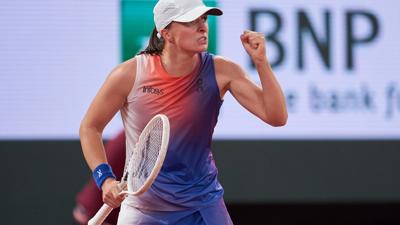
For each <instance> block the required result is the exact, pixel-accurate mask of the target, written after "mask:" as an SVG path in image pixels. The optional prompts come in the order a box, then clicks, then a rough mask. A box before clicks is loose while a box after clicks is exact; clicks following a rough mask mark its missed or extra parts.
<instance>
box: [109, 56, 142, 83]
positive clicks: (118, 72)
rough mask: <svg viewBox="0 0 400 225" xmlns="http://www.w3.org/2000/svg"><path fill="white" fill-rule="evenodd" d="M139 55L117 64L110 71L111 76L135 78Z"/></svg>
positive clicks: (123, 78)
mask: <svg viewBox="0 0 400 225" xmlns="http://www.w3.org/2000/svg"><path fill="white" fill-rule="evenodd" d="M136 65H137V57H133V58H131V59H129V60H127V61H125V62H122V63H121V64H119V65H118V66H116V67H115V68H114V69H113V70H112V71H111V73H110V77H112V78H115V79H122V80H125V81H128V80H132V79H133V80H134V79H135V76H136Z"/></svg>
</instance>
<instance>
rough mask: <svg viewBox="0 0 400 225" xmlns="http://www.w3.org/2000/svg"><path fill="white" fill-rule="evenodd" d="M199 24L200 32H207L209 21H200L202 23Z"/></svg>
mask: <svg viewBox="0 0 400 225" xmlns="http://www.w3.org/2000/svg"><path fill="white" fill-rule="evenodd" d="M198 24H199V27H198V31H199V32H202V33H203V32H207V30H208V23H207V21H200V23H198Z"/></svg>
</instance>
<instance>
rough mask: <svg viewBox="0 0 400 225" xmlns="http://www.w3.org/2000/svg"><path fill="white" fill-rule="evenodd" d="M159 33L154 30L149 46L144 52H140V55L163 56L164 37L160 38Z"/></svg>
mask: <svg viewBox="0 0 400 225" xmlns="http://www.w3.org/2000/svg"><path fill="white" fill-rule="evenodd" d="M157 33H158V32H157V29H156V28H154V29H153V32H152V34H151V37H150V40H149V44H148V46H147V47H146V48H145V49H144V50H143V51H140V52H139V54H138V55H141V54H150V55H161V53H162V50H163V49H164V39H163V38H162V37H161V38H158V37H157Z"/></svg>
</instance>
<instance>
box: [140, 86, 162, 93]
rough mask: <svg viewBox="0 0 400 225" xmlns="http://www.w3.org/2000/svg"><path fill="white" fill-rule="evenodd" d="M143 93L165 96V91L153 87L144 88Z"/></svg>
mask: <svg viewBox="0 0 400 225" xmlns="http://www.w3.org/2000/svg"><path fill="white" fill-rule="evenodd" d="M143 93H149V94H155V95H163V94H164V90H163V89H159V88H154V87H152V86H143Z"/></svg>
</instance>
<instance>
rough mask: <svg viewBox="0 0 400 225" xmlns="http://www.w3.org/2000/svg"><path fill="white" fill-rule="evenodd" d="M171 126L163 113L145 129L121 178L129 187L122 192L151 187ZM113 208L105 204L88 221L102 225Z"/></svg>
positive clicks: (132, 193)
mask: <svg viewBox="0 0 400 225" xmlns="http://www.w3.org/2000/svg"><path fill="white" fill-rule="evenodd" d="M169 130H170V127H169V120H168V117H167V116H165V115H163V114H158V115H156V116H154V117H153V118H152V119H151V120H150V122H149V123H148V124H147V125H146V127H145V128H144V129H143V131H142V133H141V134H140V136H139V140H138V141H137V143H136V146H135V148H134V150H133V154H132V155H131V156H130V158H129V162H128V164H127V166H126V168H125V172H124V175H123V176H122V179H121V183H120V187H122V186H124V184H125V182H127V186H128V191H122V192H121V193H122V194H123V193H125V194H130V195H140V194H142V193H144V192H145V191H147V190H148V189H149V188H150V186H151V185H152V183H153V182H154V180H155V179H156V177H157V175H158V173H159V172H160V169H161V166H162V164H163V162H164V159H165V155H166V153H167V149H168V142H169ZM112 210H113V209H112V208H111V207H110V206H108V205H107V204H103V206H102V207H101V208H100V209H99V211H98V212H97V213H96V215H95V216H94V217H93V218H92V219H90V220H89V222H88V225H101V224H102V223H103V221H104V220H105V219H106V218H107V216H108V215H109V214H110V212H111V211H112Z"/></svg>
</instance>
